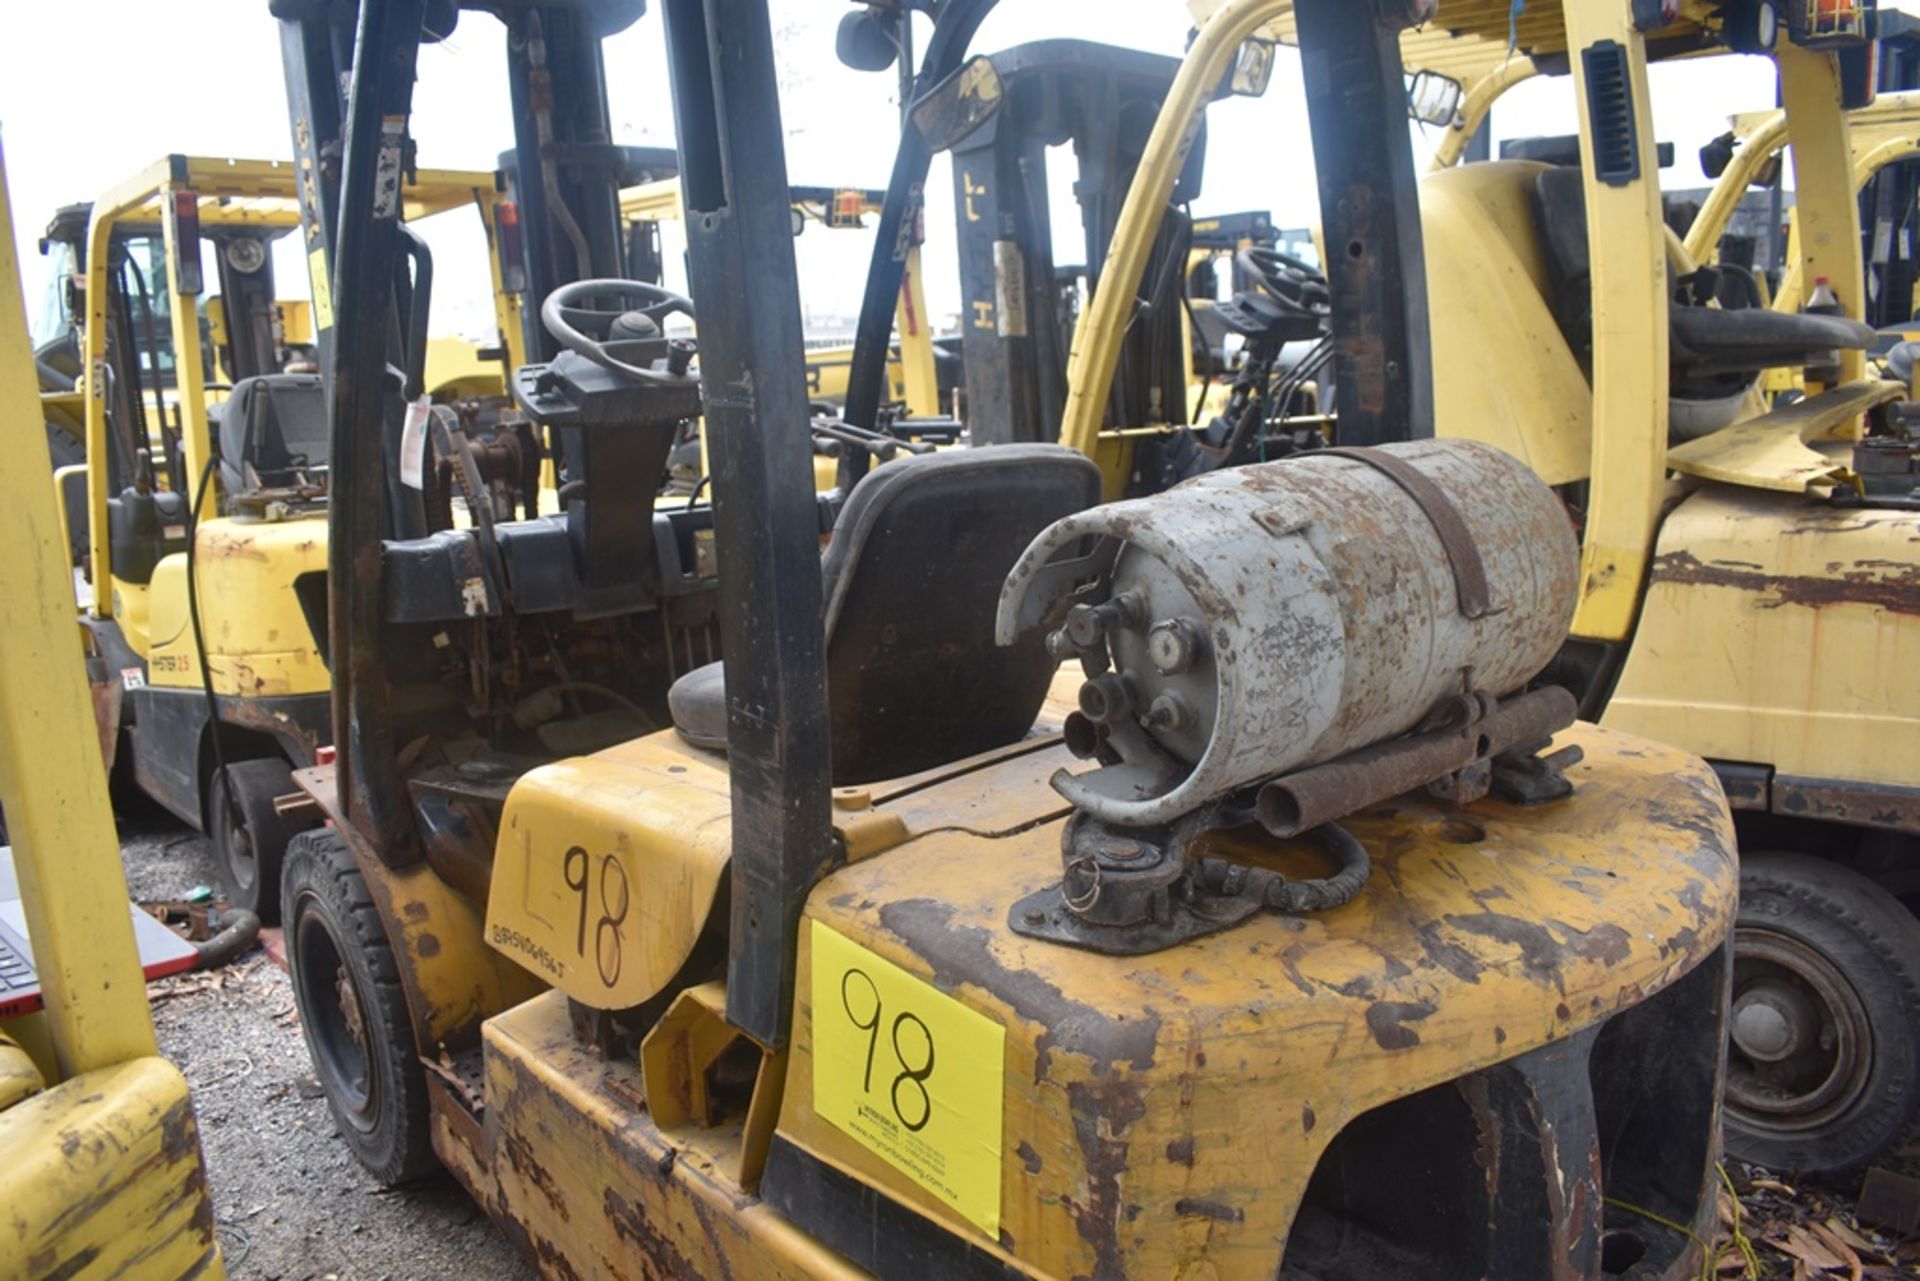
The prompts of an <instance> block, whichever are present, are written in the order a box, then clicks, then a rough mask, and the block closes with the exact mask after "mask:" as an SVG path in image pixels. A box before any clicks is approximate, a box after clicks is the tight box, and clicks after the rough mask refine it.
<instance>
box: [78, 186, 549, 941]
mask: <svg viewBox="0 0 1920 1281" xmlns="http://www.w3.org/2000/svg"><path fill="white" fill-rule="evenodd" d="M399 199H400V200H401V202H402V207H403V209H404V212H405V213H406V214H407V216H409V217H410V218H412V219H416V220H417V219H421V218H425V217H429V216H431V215H433V214H436V213H442V212H446V211H450V210H452V211H458V210H470V209H474V208H478V209H479V210H480V212H481V215H482V218H483V219H484V220H485V221H486V224H487V228H486V229H487V232H488V237H489V241H490V242H491V241H493V240H495V239H496V238H497V237H496V235H495V232H496V227H495V224H494V219H495V218H496V217H497V214H498V210H499V209H500V208H501V203H500V201H501V198H500V195H499V193H498V192H497V191H496V190H495V183H494V180H493V178H492V176H491V175H488V174H464V173H453V172H435V171H431V170H427V171H420V172H417V173H415V174H414V175H412V177H411V178H410V179H409V180H407V181H406V182H404V183H403V184H402V185H401V194H400V196H399ZM298 200H299V193H298V191H297V187H296V183H295V178H294V171H293V169H292V167H291V166H289V165H286V164H280V163H275V162H270V161H236V160H223V159H206V158H200V157H189V156H170V157H168V158H167V159H165V160H163V161H161V162H159V163H158V164H156V165H154V166H152V167H151V168H150V169H148V170H145V171H143V172H141V173H140V174H137V175H135V176H134V177H133V178H131V179H129V180H128V181H127V182H125V183H124V184H122V185H121V186H119V187H117V188H115V189H114V190H113V191H111V192H109V193H107V194H106V195H104V196H102V197H101V198H100V199H99V200H97V201H95V202H94V204H93V206H92V208H91V215H90V219H89V222H88V230H87V235H86V252H85V253H84V254H76V255H75V260H76V262H77V263H83V264H84V274H83V276H82V277H81V279H80V282H79V287H78V289H77V293H78V295H79V297H80V298H81V299H82V300H83V301H84V307H85V311H84V317H85V320H84V324H82V325H81V326H80V327H79V334H78V346H79V356H80V360H79V364H80V368H81V369H82V370H92V371H96V373H95V375H94V376H92V377H89V376H87V375H85V374H83V375H82V376H81V377H80V378H79V380H78V382H77V384H76V388H77V395H78V396H79V398H80V399H81V401H82V408H83V414H84V423H85V430H86V442H87V449H86V456H87V458H88V460H89V465H88V466H87V467H86V469H85V472H84V484H85V502H84V504H82V505H80V507H79V508H78V510H79V511H80V512H82V513H84V519H85V523H86V525H87V527H88V530H89V536H88V538H87V547H88V555H87V557H86V559H85V562H84V568H85V579H86V584H87V586H88V587H89V588H90V598H89V599H88V600H87V601H85V602H84V604H83V614H82V619H81V621H82V625H83V626H84V628H85V631H86V637H87V645H88V657H89V666H90V671H91V675H92V682H93V688H94V706H95V710H96V714H97V719H98V728H99V734H100V743H101V750H102V751H103V753H104V754H105V756H106V759H107V762H108V765H109V768H117V769H118V770H119V771H121V773H122V774H123V775H124V776H125V777H126V778H127V779H128V780H130V781H131V783H132V784H133V785H135V786H137V787H138V788H139V789H140V791H142V792H144V793H145V794H146V795H148V796H150V797H152V798H153V799H154V800H156V801H158V802H159V803H160V804H161V805H163V806H164V807H165V808H166V809H167V810H169V811H170V812H171V813H173V814H174V815H175V816H177V817H179V818H180V819H182V820H184V821H185V822H187V823H189V824H191V825H193V826H194V827H198V828H202V829H203V830H205V831H207V832H208V833H209V834H210V835H211V837H212V838H213V844H214V848H215V851H216V855H217V859H218V866H219V868H220V870H221V873H222V878H223V882H224V885H223V888H224V891H225V894H226V896H227V897H228V899H229V900H230V901H231V902H232V903H233V905H234V906H235V907H238V908H242V909H245V910H248V911H253V912H256V913H259V914H262V915H263V916H265V917H266V919H268V920H271V919H273V915H274V913H275V912H276V911H277V910H278V906H279V891H278V874H279V863H280V856H281V854H282V852H283V851H284V850H285V847H286V841H287V837H288V836H289V835H290V831H291V829H289V828H288V826H287V825H286V824H285V822H283V821H282V820H281V818H280V817H279V816H278V815H276V814H275V812H274V809H273V800H274V798H275V797H276V796H280V795H283V794H285V793H287V792H288V791H290V790H291V770H292V768H293V767H294V766H296V765H305V764H310V763H312V761H313V759H314V755H315V752H316V750H317V748H318V747H319V745H321V744H323V743H325V742H327V741H328V740H329V739H330V738H331V737H332V732H331V728H330V723H329V706H328V699H327V684H328V682H327V670H326V664H325V661H324V654H325V650H324V645H323V643H322V637H323V635H324V631H325V607H326V587H325V578H326V560H325V551H326V548H325V540H324V537H323V532H324V526H323V525H322V524H321V522H320V520H319V517H320V515H321V514H322V513H323V512H324V509H325V503H326V493H327V475H328V466H327V463H328V457H327V438H326V405H325V399H324V391H323V389H322V386H321V381H320V378H319V376H318V375H317V374H314V373H310V372H309V373H290V372H284V371H283V365H284V364H285V363H286V362H288V361H289V359H290V357H292V356H295V355H304V356H306V357H308V358H309V359H310V358H311V354H312V353H311V351H308V352H293V351H290V349H289V346H288V342H287V338H288V335H287V333H286V330H285V328H284V323H283V321H282V319H281V317H282V316H283V314H284V313H281V312H280V311H279V310H278V304H277V302H276V300H275V296H274V295H275V292H276V291H275V289H274V281H273V275H272V261H271V254H270V252H269V250H268V244H269V242H270V241H271V240H272V239H273V238H274V237H277V236H282V235H285V234H287V233H289V232H291V231H297V230H298V228H299V225H300V214H299V205H298ZM203 239H204V240H207V241H211V243H212V245H213V247H214V249H215V251H216V256H217V261H218V262H219V264H220V272H221V298H220V301H221V302H222V303H223V306H222V307H221V308H220V309H219V312H218V316H219V318H220V320H221V322H222V323H221V324H219V325H217V326H215V327H214V328H213V331H212V335H213V337H214V339H215V340H216V341H218V340H219V339H220V338H222V337H224V338H225V342H224V344H223V345H222V346H221V351H220V356H219V362H218V365H217V366H216V364H215V362H214V361H213V359H212V358H211V353H210V352H209V351H208V349H207V346H206V345H205V341H204V336H203V333H202V325H201V310H200V295H201V294H202V292H203V287H204V284H205V281H204V279H203V274H202V266H201V261H202V253H201V246H202V241H203ZM414 243H415V244H416V248H417V252H418V253H419V254H420V255H422V261H425V258H424V255H425V252H426V251H425V247H424V245H422V244H419V243H418V242H417V241H416V242H414ZM143 247H157V249H158V252H155V253H148V254H146V255H144V256H145V260H146V267H145V268H144V269H143V268H142V267H141V266H140V265H139V264H138V263H136V262H135V261H134V260H133V256H132V255H134V254H136V253H138V252H139V251H140V249H142V248H143ZM493 258H494V262H495V286H496V288H495V296H496V299H504V300H505V301H504V302H503V303H502V304H501V305H502V307H503V308H505V309H509V310H510V309H511V308H512V307H514V306H516V305H517V300H516V299H513V298H512V297H511V296H510V295H508V294H506V293H505V291H504V290H503V289H502V288H501V287H500V286H501V284H502V279H501V276H500V266H499V259H498V256H497V255H493ZM321 280H322V284H323V285H324V276H322V278H321ZM423 299H424V295H423ZM330 311H331V305H330V302H329V301H328V298H327V294H326V291H325V289H324V288H322V289H320V290H318V291H316V293H315V295H314V302H313V314H314V317H315V319H316V320H325V319H328V318H329V313H330ZM423 315H424V312H423ZM162 324H165V325H166V331H165V334H164V340H163V337H162V333H161V330H160V326H161V325H162ZM295 336H296V337H298V336H299V335H295ZM423 337H424V335H423ZM310 341H311V340H310ZM511 341H512V340H503V350H510V349H511ZM428 358H429V357H428V348H427V347H426V345H425V344H424V343H423V344H422V346H421V347H420V348H419V349H418V350H416V351H413V352H411V353H409V361H408V369H409V380H410V384H411V386H412V389H413V390H414V392H415V395H416V398H420V397H428V398H431V397H433V396H435V395H439V396H441V397H442V398H447V397H451V398H452V399H454V400H455V401H457V402H459V403H462V404H468V405H472V404H477V403H479V402H478V401H475V400H474V399H473V398H474V397H475V396H477V395H480V394H482V393H484V392H485V391H486V390H487V387H486V386H485V378H484V377H482V378H481V379H479V380H477V381H476V379H475V378H474V377H473V376H472V374H471V371H468V370H454V371H450V372H445V373H444V374H443V377H444V378H445V382H444V383H442V384H439V385H433V386H430V385H429V384H428V381H427V380H428V377H429V375H428V373H427V370H428V364H427V362H428ZM42 363H43V364H45V363H46V362H45V361H44V360H43V362H42ZM496 370H497V366H496ZM482 372H483V374H484V372H485V371H484V370H483V371H482ZM210 375H211V376H210ZM215 377H232V378H234V381H233V382H232V383H231V384H222V383H216V382H215V381H214V378H215ZM492 381H493V388H494V391H495V396H494V399H495V400H499V399H500V397H499V395H498V390H499V389H500V388H501V387H502V386H503V385H504V379H503V378H502V377H501V376H500V375H499V374H498V373H497V372H494V373H493V374H492ZM55 399H57V400H59V401H60V402H61V403H63V404H64V403H65V401H66V400H67V399H68V397H66V396H63V395H56V397H55ZM448 412H452V411H451V410H449V411H448ZM63 492H64V490H63Z"/></svg>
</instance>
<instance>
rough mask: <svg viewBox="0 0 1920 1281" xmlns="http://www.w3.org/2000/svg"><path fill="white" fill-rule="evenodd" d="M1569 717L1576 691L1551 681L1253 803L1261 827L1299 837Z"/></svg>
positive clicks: (1299, 776) (1308, 774)
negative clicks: (1485, 711)
mask: <svg viewBox="0 0 1920 1281" xmlns="http://www.w3.org/2000/svg"><path fill="white" fill-rule="evenodd" d="M1573 718H1574V699H1573V695H1572V694H1571V693H1570V692H1569V691H1567V690H1566V689H1564V688H1562V687H1561V686H1558V685H1549V686H1546V687H1544V688H1542V689H1537V690H1533V691H1531V692H1529V693H1526V694H1522V695H1520V696H1519V697H1518V698H1515V699H1514V700H1512V701H1511V702H1508V703H1504V704H1502V705H1500V706H1499V707H1497V708H1495V709H1494V711H1493V712H1492V713H1491V714H1489V715H1488V716H1485V717H1483V718H1481V719H1479V720H1476V721H1473V722H1470V723H1469V724H1466V725H1463V726H1460V727H1458V728H1456V729H1450V730H1440V731H1436V732H1434V733H1431V734H1416V735H1414V736H1412V737H1410V738H1399V739H1393V740H1391V741H1389V742H1385V743H1380V744H1378V745H1376V746H1373V747H1368V748H1363V749H1361V750H1360V751H1358V752H1352V753H1349V754H1348V755H1346V756H1342V757H1340V758H1339V759H1337V760H1333V761H1328V762H1327V763H1326V764H1324V765H1315V766H1312V767H1311V768H1309V769H1304V770H1300V771H1299V772H1297V773H1293V774H1288V775H1285V776H1284V777H1281V778H1277V779H1274V780H1273V781H1272V782H1271V783H1268V784H1267V785H1266V786H1264V787H1262V788H1261V789H1260V792H1259V799H1258V801H1257V802H1256V805H1257V811H1258V814H1259V817H1260V822H1261V825H1262V826H1264V827H1265V828H1266V829H1267V830H1268V831H1269V832H1272V833H1273V834H1274V835H1275V836H1282V837H1286V836H1297V835H1299V834H1300V833H1301V832H1305V831H1307V830H1309V829H1311V828H1315V827H1319V826H1320V825H1321V824H1322V823H1331V822H1334V821H1335V820H1337V819H1341V818H1345V817H1346V816H1347V815H1348V814H1351V813H1353V812H1354V811H1355V810H1359V809H1365V808H1366V807H1367V806H1369V805H1375V804H1378V803H1379V802H1381V801H1384V800H1386V799H1388V798H1389V797H1394V796H1398V795H1400V794H1401V793H1402V792H1405V791H1409V790H1411V789H1413V788H1416V787H1420V786H1423V785H1424V784H1426V783H1428V782H1430V781H1432V780H1434V779H1438V778H1441V777H1442V776H1444V775H1447V774H1452V773H1454V772H1455V771H1458V770H1461V769H1464V768H1466V767H1467V766H1468V765H1471V764H1472V763H1473V762H1475V761H1476V760H1482V759H1487V758H1490V757H1494V756H1498V755H1500V754H1501V753H1503V752H1506V751H1509V750H1511V749H1513V748H1515V747H1520V746H1524V745H1527V744H1531V743H1538V742H1543V741H1545V740H1546V739H1548V738H1550V737H1552V736H1553V735H1554V734H1557V733H1559V732H1560V731H1561V730H1563V729H1565V728H1566V727H1567V726H1569V725H1571V724H1573Z"/></svg>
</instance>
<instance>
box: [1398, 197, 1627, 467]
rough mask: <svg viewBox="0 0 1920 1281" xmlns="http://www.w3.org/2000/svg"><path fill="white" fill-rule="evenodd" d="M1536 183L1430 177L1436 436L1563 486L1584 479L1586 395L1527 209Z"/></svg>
mask: <svg viewBox="0 0 1920 1281" xmlns="http://www.w3.org/2000/svg"><path fill="white" fill-rule="evenodd" d="M1545 171H1546V167H1545V166H1544V165H1540V164H1536V163H1533V162H1531V161H1523V160H1490V161H1482V162H1480V163H1477V164H1469V165H1455V166H1453V167H1452V168H1449V169H1443V170H1440V171H1438V172H1435V173H1431V174H1428V175H1427V177H1426V178H1425V179H1424V180H1422V182H1421V184H1420V215H1421V223H1422V227H1423V230H1424V231H1425V235H1426V242H1427V307H1428V314H1429V328H1430V332H1431V334H1432V343H1433V393H1434V421H1435V423H1436V424H1437V425H1438V429H1439V431H1440V434H1441V435H1444V436H1461V437H1466V438H1468V439H1471V440H1479V441H1484V442H1485V443H1487V444H1489V445H1494V446H1496V447H1498V448H1500V449H1503V450H1505V451H1506V452H1507V453H1510V454H1512V455H1513V456H1514V457H1516V458H1519V459H1521V460H1523V461H1524V462H1525V463H1526V464H1527V466H1528V468H1529V469H1531V470H1532V471H1533V472H1535V473H1536V474H1538V475H1539V476H1540V477H1541V478H1542V479H1544V480H1545V481H1546V482H1547V483H1548V484H1550V485H1561V484H1565V483H1567V482H1569V481H1575V480H1579V479H1581V478H1583V477H1584V476H1586V474H1587V472H1588V470H1589V468H1590V465H1591V453H1592V440H1593V391H1592V388H1591V387H1590V386H1589V385H1588V383H1587V375H1586V372H1585V371H1584V370H1583V369H1582V368H1581V366H1580V361H1579V360H1578V359H1577V358H1576V357H1575V355H1574V352H1573V348H1572V346H1571V345H1570V344H1569V343H1568V342H1567V341H1566V339H1565V337H1564V336H1563V335H1562V333H1561V330H1560V326H1559V324H1558V323H1557V321H1556V319H1555V317H1554V312H1553V298H1554V293H1555V278H1556V277H1555V265H1554V264H1553V263H1552V262H1551V261H1550V258H1551V253H1550V250H1549V248H1548V246H1547V245H1546V244H1545V243H1544V241H1545V237H1544V236H1543V235H1542V232H1541V226H1540V219H1539V216H1538V213H1537V211H1536V207H1535V203H1534V186H1535V179H1536V178H1537V177H1538V176H1539V175H1540V174H1541V173H1543V172H1545ZM1580 225H1581V228H1582V234H1583V235H1584V229H1585V226H1586V222H1585V216H1584V211H1583V213H1582V217H1581V223H1580Z"/></svg>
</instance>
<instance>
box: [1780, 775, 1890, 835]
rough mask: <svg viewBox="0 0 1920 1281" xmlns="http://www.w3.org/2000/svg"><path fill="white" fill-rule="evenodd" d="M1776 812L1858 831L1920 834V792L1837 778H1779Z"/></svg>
mask: <svg viewBox="0 0 1920 1281" xmlns="http://www.w3.org/2000/svg"><path fill="white" fill-rule="evenodd" d="M1772 809H1773V812H1774V813H1776V814H1791V815H1793V816H1794V817H1796V818H1818V819H1825V820H1827V821H1828V822H1833V823H1850V824H1853V825H1854V826H1857V827H1878V828H1884V829H1886V830H1888V831H1894V832H1920V788H1916V787H1899V786H1896V785H1894V784H1891V783H1860V782H1850V781H1848V780H1846V779H1837V778H1805V777H1801V776H1798V775H1792V774H1775V775H1774V776H1773V786H1772Z"/></svg>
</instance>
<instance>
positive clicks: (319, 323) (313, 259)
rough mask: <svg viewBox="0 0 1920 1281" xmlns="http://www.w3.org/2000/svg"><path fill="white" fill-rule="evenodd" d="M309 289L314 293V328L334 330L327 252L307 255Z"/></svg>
mask: <svg viewBox="0 0 1920 1281" xmlns="http://www.w3.org/2000/svg"><path fill="white" fill-rule="evenodd" d="M307 287H308V288H309V289H311V290H312V291H313V327H314V328H315V329H316V330H319V329H332V328H333V282H332V280H331V279H330V278H329V276H328V273H327V251H326V250H325V249H316V250H314V251H313V252H312V253H310V254H308V255H307Z"/></svg>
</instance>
